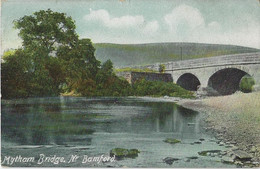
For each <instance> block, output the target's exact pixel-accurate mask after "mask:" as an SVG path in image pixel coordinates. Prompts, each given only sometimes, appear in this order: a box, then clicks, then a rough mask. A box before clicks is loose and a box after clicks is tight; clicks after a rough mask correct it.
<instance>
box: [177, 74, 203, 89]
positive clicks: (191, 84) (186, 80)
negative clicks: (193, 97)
mask: <svg viewBox="0 0 260 169" xmlns="http://www.w3.org/2000/svg"><path fill="white" fill-rule="evenodd" d="M177 84H178V85H180V86H181V87H182V88H184V89H186V90H189V91H197V90H198V86H199V85H200V81H199V79H198V78H197V77H196V76H195V75H193V74H191V73H185V74H183V75H181V76H180V77H179V79H178V80H177Z"/></svg>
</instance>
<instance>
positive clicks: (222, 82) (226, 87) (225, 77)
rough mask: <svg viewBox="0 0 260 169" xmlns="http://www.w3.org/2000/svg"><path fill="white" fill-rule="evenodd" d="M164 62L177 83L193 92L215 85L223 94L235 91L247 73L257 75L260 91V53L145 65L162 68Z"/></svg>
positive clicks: (214, 87) (151, 67)
mask: <svg viewBox="0 0 260 169" xmlns="http://www.w3.org/2000/svg"><path fill="white" fill-rule="evenodd" d="M160 64H164V65H165V67H166V69H165V73H170V74H171V75H172V78H173V82H175V83H177V84H179V85H180V86H182V87H183V88H185V89H188V90H191V91H196V90H198V89H199V88H200V89H203V88H204V89H206V88H211V89H212V88H213V89H214V90H215V91H217V92H218V93H219V94H222V95H227V94H232V93H234V92H235V91H237V90H238V89H239V83H240V81H241V79H242V77H244V76H246V75H247V76H251V77H253V78H254V80H255V83H256V84H255V86H254V89H255V90H260V53H243V54H234V55H225V56H216V57H209V58H199V59H191V60H182V61H173V62H167V63H157V64H153V65H147V66H144V67H146V68H150V69H154V70H159V65H160ZM144 67H143V66H142V68H144Z"/></svg>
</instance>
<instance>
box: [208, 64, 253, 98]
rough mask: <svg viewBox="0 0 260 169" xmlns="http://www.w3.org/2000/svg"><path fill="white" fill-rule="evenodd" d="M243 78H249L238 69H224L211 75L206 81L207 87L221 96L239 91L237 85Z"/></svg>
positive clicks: (244, 72)
mask: <svg viewBox="0 0 260 169" xmlns="http://www.w3.org/2000/svg"><path fill="white" fill-rule="evenodd" d="M244 76H251V75H250V74H249V73H247V72H246V71H244V70H241V69H238V68H224V69H221V70H218V71H216V72H215V73H213V74H212V75H211V76H210V78H209V80H208V87H211V88H213V89H214V90H216V91H217V92H218V93H219V94H221V95H229V94H233V93H235V92H236V91H238V90H239V84H240V81H241V79H242V78H243V77H244Z"/></svg>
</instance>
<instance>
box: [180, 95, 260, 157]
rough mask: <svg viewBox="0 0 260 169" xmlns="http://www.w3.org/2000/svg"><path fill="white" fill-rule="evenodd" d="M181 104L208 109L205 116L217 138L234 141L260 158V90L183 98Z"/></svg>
mask: <svg viewBox="0 0 260 169" xmlns="http://www.w3.org/2000/svg"><path fill="white" fill-rule="evenodd" d="M179 104H180V105H182V106H184V107H187V108H191V109H194V110H197V111H200V112H204V113H206V115H207V117H206V118H205V120H206V121H207V124H208V126H209V128H211V129H213V130H214V131H216V133H218V134H217V136H218V138H220V139H221V140H223V141H225V142H227V141H228V142H234V143H235V144H236V146H238V147H239V149H242V150H245V151H247V152H248V153H251V154H252V155H253V156H255V158H256V160H258V161H260V92H255V93H248V94H245V93H236V94H233V95H230V96H219V97H210V98H206V99H203V100H196V101H192V100H191V101H187V100H186V101H185V100H182V101H180V103H179Z"/></svg>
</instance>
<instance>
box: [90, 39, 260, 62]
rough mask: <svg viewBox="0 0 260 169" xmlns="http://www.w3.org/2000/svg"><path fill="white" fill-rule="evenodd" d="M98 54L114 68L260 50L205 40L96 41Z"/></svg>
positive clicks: (97, 55) (100, 58)
mask: <svg viewBox="0 0 260 169" xmlns="http://www.w3.org/2000/svg"><path fill="white" fill-rule="evenodd" d="M94 47H95V48H96V57H97V59H99V60H100V61H102V62H104V61H106V60H108V59H110V60H111V61H112V62H113V63H114V66H115V67H127V66H134V65H146V64H153V63H158V62H168V61H175V60H176V61H177V60H181V53H182V59H183V60H185V59H193V58H194V59H195V58H203V57H212V56H220V55H227V54H237V53H251V52H260V50H259V49H255V48H250V47H243V46H235V45H220V44H203V43H148V44H112V43H96V44H94Z"/></svg>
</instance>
